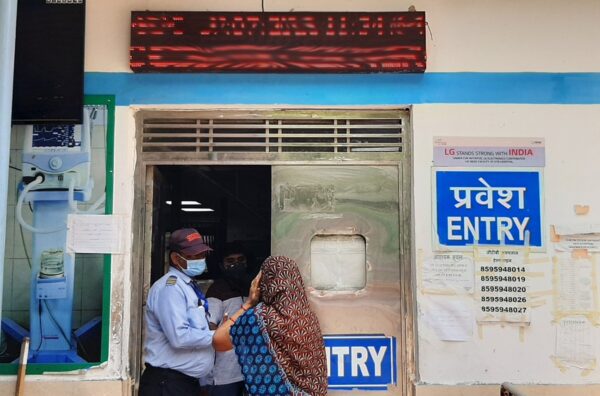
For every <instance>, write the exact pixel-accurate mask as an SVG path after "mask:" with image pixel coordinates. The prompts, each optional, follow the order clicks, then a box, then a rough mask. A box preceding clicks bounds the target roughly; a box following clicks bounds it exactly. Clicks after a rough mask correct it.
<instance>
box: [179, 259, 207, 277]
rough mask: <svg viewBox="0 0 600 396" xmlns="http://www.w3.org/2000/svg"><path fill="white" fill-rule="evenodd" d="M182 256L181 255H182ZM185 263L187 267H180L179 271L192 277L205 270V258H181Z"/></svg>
mask: <svg viewBox="0 0 600 396" xmlns="http://www.w3.org/2000/svg"><path fill="white" fill-rule="evenodd" d="M182 258H183V257H182ZM183 259H184V260H185V261H186V263H187V268H186V269H184V268H182V269H181V271H182V272H183V273H184V274H186V275H187V276H189V277H190V278H193V277H194V276H198V275H202V274H203V273H204V271H206V259H199V260H187V259H185V258H183Z"/></svg>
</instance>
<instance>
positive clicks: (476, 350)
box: [85, 0, 600, 384]
mask: <svg viewBox="0 0 600 396" xmlns="http://www.w3.org/2000/svg"><path fill="white" fill-rule="evenodd" d="M413 4H414V5H415V6H416V8H417V9H418V10H424V11H426V13H427V20H428V22H429V27H430V29H431V34H432V35H433V39H431V38H430V37H429V36H428V47H427V50H428V67H427V70H428V72H461V71H477V72H523V71H536V72H598V71H600V51H598V50H597V49H598V42H599V40H600V23H598V21H600V1H598V0H580V1H577V2H572V1H566V0H550V1H548V0H528V1H517V0H488V1H481V0H454V1H444V0H423V1H397V0H394V1H392V0H385V1H366V0H360V1H359V0H332V1H328V2H323V1H314V0H310V1H303V2H300V1H298V2H291V1H286V2H281V1H280V2H274V1H273V0H265V7H266V9H267V10H269V11H290V10H295V11H308V10H310V11H404V10H407V9H408V7H409V6H410V5H413ZM146 9H148V10H190V11H193V10H196V11H204V10H210V11H218V10H226V11H235V10H238V11H256V10H259V9H260V1H258V0H253V1H251V2H250V1H231V2H214V1H207V0H171V1H166V0H88V2H87V21H86V24H87V26H86V63H85V65H86V66H85V67H86V71H88V72H130V70H129V63H128V62H129V52H128V50H129V23H130V11H132V10H146ZM428 34H429V33H428ZM518 88H519V87H515V89H518ZM440 89H443V87H440ZM106 93H107V94H110V92H106ZM314 99H315V104H319V103H318V101H319V98H314ZM405 104H410V103H399V105H405ZM190 105H193V104H190ZM196 105H197V104H196ZM132 114H133V112H132V109H130V108H129V107H118V108H117V117H116V123H115V149H116V150H115V197H116V198H115V207H114V213H116V214H123V215H125V216H126V217H127V219H131V213H132V211H133V196H134V190H133V171H134V166H135V141H134V134H135V130H134V128H135V124H134V122H133V117H132ZM413 114H414V119H413V126H414V128H413V130H414V165H415V166H414V197H415V199H414V202H415V207H414V211H415V215H414V218H415V219H416V222H415V241H416V242H415V248H416V249H417V250H418V251H422V252H423V253H425V254H428V253H431V250H432V249H431V180H430V179H431V176H430V167H431V161H432V137H433V136H440V135H449V136H506V137H511V136H526V137H530V136H533V137H544V138H545V139H546V155H547V166H546V168H545V198H546V199H545V202H546V211H545V213H546V225H548V224H553V223H567V222H570V221H577V220H578V219H577V218H576V217H575V215H574V214H573V210H572V206H573V204H575V203H584V204H590V205H591V206H592V211H591V213H590V215H589V216H587V217H586V218H585V221H586V222H600V208H597V207H596V205H597V202H600V199H599V198H600V185H598V184H597V183H596V182H595V180H597V169H598V168H600V157H599V156H598V155H597V153H596V152H597V150H596V149H597V147H598V146H599V143H600V141H599V140H600V138H599V136H600V133H599V132H600V107H599V106H554V105H544V106H540V105H468V104H464V105H418V106H415V107H414V113H413ZM130 232H131V230H130V229H129V230H127V235H128V236H130ZM552 254H553V252H552V250H549V251H548V253H547V254H546V255H545V257H548V258H549V257H550V256H551V255H552ZM130 265H131V257H130V256H129V255H128V254H126V255H124V256H118V257H116V258H115V261H114V264H113V291H112V301H113V318H112V322H113V323H112V326H111V350H110V353H111V360H110V362H109V364H108V366H107V367H105V368H102V369H98V370H92V372H91V373H89V374H87V375H86V377H88V378H89V377H93V378H100V377H103V378H108V377H113V376H122V375H124V374H125V370H126V366H127V359H128V357H127V353H128V352H127V351H128V345H127V335H128V331H129V322H128V320H127V318H128V317H129V313H130V309H131V307H130V306H129V300H130V294H129V293H130V288H129V285H130V278H129V268H130ZM537 282H538V284H537V287H539V288H540V290H546V289H548V290H549V289H551V279H550V278H549V277H548V276H546V277H544V278H542V279H538V280H537ZM417 297H418V302H419V307H420V308H422V305H423V304H424V303H425V302H426V298H425V297H424V296H423V295H421V293H420V291H417ZM546 300H547V302H546V304H545V305H543V306H541V307H539V308H536V309H535V311H534V313H533V316H532V324H531V326H530V327H529V328H528V329H527V330H526V331H525V332H524V334H523V337H522V340H521V338H520V334H519V331H518V330H517V329H515V328H511V327H500V326H486V327H485V328H484V329H483V332H482V337H481V338H479V336H478V335H477V332H476V333H475V334H476V335H475V338H474V340H472V341H470V342H464V343H448V342H441V341H439V340H437V339H436V338H435V337H434V336H433V335H432V333H431V331H430V329H428V328H427V326H425V325H424V324H423V323H421V322H419V335H418V343H419V355H418V361H419V371H420V378H421V381H423V382H425V383H434V384H438V383H442V384H459V383H470V382H478V383H488V382H496V383H497V382H501V381H506V380H510V381H516V382H539V383H586V382H596V383H598V382H600V370H596V371H594V372H592V373H591V374H589V375H588V376H586V377H582V376H581V373H580V372H578V371H576V370H569V371H567V372H565V373H562V372H560V371H559V370H558V369H557V368H556V367H555V366H554V365H553V363H552V361H551V360H550V358H549V357H550V355H551V354H552V353H553V351H554V344H553V342H554V337H555V325H554V324H553V323H552V322H551V321H552V316H551V303H552V301H551V296H548V297H547V298H546ZM594 331H595V332H596V333H597V332H598V329H597V328H595V329H594ZM597 335H598V334H597ZM137 341H138V340H134V342H137ZM597 355H598V354H597Z"/></svg>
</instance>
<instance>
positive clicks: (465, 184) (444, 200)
mask: <svg viewBox="0 0 600 396" xmlns="http://www.w3.org/2000/svg"><path fill="white" fill-rule="evenodd" d="M433 177H434V183H435V188H434V191H435V193H434V200H435V201H434V207H435V219H434V225H435V227H436V230H435V231H436V233H435V236H434V237H435V238H437V241H436V242H437V246H438V247H441V248H459V247H465V246H470V245H473V244H474V243H477V244H479V245H488V246H499V245H502V244H504V245H507V246H525V245H526V243H527V239H529V246H531V247H534V248H535V247H538V248H541V247H542V246H543V243H544V238H543V224H542V220H543V218H542V209H543V207H542V174H541V171H540V170H522V171H517V170H514V169H513V170H493V171H492V170H489V169H486V170H480V169H468V170H466V169H465V170H462V169H461V170H452V169H448V168H439V169H435V170H434V172H433Z"/></svg>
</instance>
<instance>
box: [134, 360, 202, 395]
mask: <svg viewBox="0 0 600 396" xmlns="http://www.w3.org/2000/svg"><path fill="white" fill-rule="evenodd" d="M199 393H200V383H199V382H198V378H194V377H190V376H189V375H185V374H183V373H180V372H179V371H175V370H171V369H165V368H160V367H153V366H151V365H149V364H146V370H144V373H143V374H142V379H141V380H140V393H139V396H186V395H194V396H195V395H198V394H199Z"/></svg>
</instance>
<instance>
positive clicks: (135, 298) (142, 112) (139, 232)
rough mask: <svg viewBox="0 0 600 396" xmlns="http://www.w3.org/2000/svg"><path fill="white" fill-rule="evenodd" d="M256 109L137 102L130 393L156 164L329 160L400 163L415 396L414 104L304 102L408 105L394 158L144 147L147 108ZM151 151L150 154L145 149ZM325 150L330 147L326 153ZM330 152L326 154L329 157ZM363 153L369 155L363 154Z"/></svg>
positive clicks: (401, 382) (407, 330)
mask: <svg viewBox="0 0 600 396" xmlns="http://www.w3.org/2000/svg"><path fill="white" fill-rule="evenodd" d="M223 108H226V109H227V110H232V109H234V110H239V111H248V110H257V107H240V106H237V107H235V108H230V107H218V108H216V107H208V106H207V107H202V108H193V109H190V108H181V109H173V108H169V109H165V108H155V107H140V108H136V109H134V111H135V120H136V134H135V136H136V142H137V144H136V165H135V174H134V204H133V213H132V233H133V238H132V244H133V246H132V259H131V310H130V312H131V323H130V334H129V337H130V339H129V341H130V342H129V375H130V377H131V379H132V394H135V392H136V390H137V386H138V384H139V379H140V373H141V361H142V353H143V349H142V336H143V333H142V326H143V309H142V307H143V306H144V305H145V301H146V294H147V292H148V289H149V286H150V285H149V281H150V279H149V278H150V265H151V260H150V258H151V257H150V256H151V242H152V207H153V196H152V195H153V194H152V191H153V176H154V172H155V169H156V166H158V165H184V166H195V165H211V166H215V165H219V166H222V165H267V166H275V165H277V166H285V165H327V166H336V165H344V166H367V165H380V166H381V165H387V166H397V167H398V175H399V179H400V180H399V181H398V188H399V191H398V197H399V219H398V221H399V224H398V226H399V232H400V240H399V243H400V246H399V253H400V257H399V263H400V277H401V280H400V288H401V297H402V301H401V304H400V313H399V314H400V318H401V320H402V323H401V326H400V327H401V333H400V339H399V349H400V361H399V366H400V367H399V370H398V371H399V372H398V386H399V387H400V389H401V390H402V395H406V396H413V395H414V394H415V383H416V381H417V380H418V371H417V367H418V365H417V356H418V355H417V338H416V334H417V333H416V320H415V318H416V303H415V302H416V296H415V290H416V288H415V284H416V280H415V279H416V278H415V271H416V268H415V267H414V266H413V263H415V256H414V248H413V246H414V238H413V236H414V222H413V211H412V208H413V181H412V167H413V162H412V133H413V132H412V123H411V120H412V109H411V108H410V107H409V106H369V107H348V106H344V107H336V106H328V107H307V106H303V107H302V109H304V110H308V111H323V110H327V109H335V110H338V109H341V110H349V111H355V110H403V111H408V113H409V117H408V119H409V120H408V123H407V124H406V127H405V131H406V133H405V135H404V137H403V138H404V141H403V148H404V149H403V152H402V158H401V159H398V158H395V159H394V158H393V157H392V156H390V155H387V154H388V153H369V154H366V153H361V155H357V156H353V155H352V154H347V155H345V156H344V158H343V159H340V158H339V157H338V158H333V157H334V156H327V155H322V156H319V155H315V154H314V153H216V152H210V153H208V152H196V153H195V152H192V153H189V154H188V153H185V154H186V155H182V154H175V155H174V154H172V153H168V152H167V153H146V154H144V153H142V149H141V144H140V143H139V142H141V137H142V132H143V120H144V117H145V116H147V114H150V113H151V114H152V115H153V116H156V114H157V113H164V116H165V118H168V117H169V116H172V115H173V114H177V113H181V112H182V111H185V112H190V111H194V110H206V109H210V110H215V109H223ZM294 108H295V107H291V106H290V107H282V106H277V107H275V106H262V107H259V108H258V109H263V110H269V111H277V110H279V109H282V110H283V109H294ZM148 154H151V155H148ZM326 154H329V153H326ZM328 157H329V158H328ZM365 157H370V158H366V159H365Z"/></svg>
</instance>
